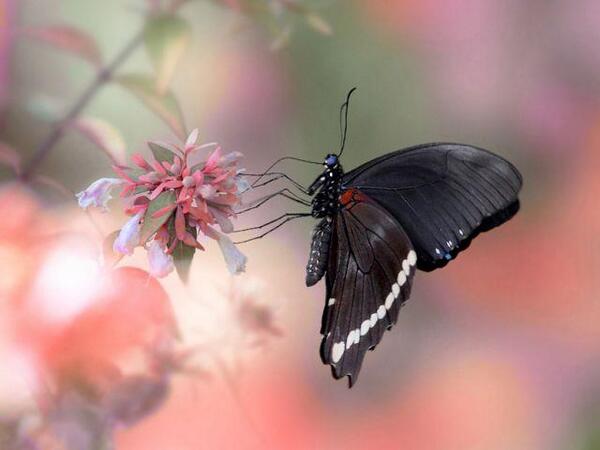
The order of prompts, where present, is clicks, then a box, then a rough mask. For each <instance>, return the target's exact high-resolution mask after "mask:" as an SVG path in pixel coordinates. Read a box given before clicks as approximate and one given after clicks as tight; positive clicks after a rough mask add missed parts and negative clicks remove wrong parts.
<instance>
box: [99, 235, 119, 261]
mask: <svg viewBox="0 0 600 450" xmlns="http://www.w3.org/2000/svg"><path fill="white" fill-rule="evenodd" d="M120 232H121V230H115V231H113V232H112V233H110V234H109V235H108V236H106V237H105V238H104V242H103V243H102V258H103V260H104V266H105V267H114V266H115V265H116V264H117V263H118V262H119V261H120V260H121V258H123V255H122V254H121V253H115V251H114V250H113V244H114V242H115V239H117V236H119V233H120Z"/></svg>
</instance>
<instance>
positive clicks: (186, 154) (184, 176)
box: [113, 130, 249, 277]
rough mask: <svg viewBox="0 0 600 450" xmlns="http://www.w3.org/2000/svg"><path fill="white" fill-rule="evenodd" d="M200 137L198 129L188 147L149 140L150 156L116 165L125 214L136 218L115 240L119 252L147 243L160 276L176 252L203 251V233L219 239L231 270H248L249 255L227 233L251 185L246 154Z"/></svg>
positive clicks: (154, 269) (153, 267)
mask: <svg viewBox="0 0 600 450" xmlns="http://www.w3.org/2000/svg"><path fill="white" fill-rule="evenodd" d="M197 140H198V130H194V131H192V132H191V133H190V135H189V137H188V138H187V140H186V142H185V144H184V145H183V146H178V145H174V144H168V143H158V142H150V143H149V147H150V149H151V150H152V157H151V158H149V159H146V158H144V156H142V155H141V154H139V153H138V154H134V155H133V156H132V161H133V164H134V165H135V167H126V166H113V168H114V171H115V172H116V173H117V175H118V176H119V177H120V180H118V181H119V182H120V183H121V184H122V185H123V187H122V191H121V197H122V198H124V199H125V201H126V203H127V205H128V206H127V207H126V209H125V212H126V213H127V214H128V215H131V216H132V218H131V219H130V220H129V221H128V222H127V224H125V226H124V227H123V229H122V230H121V233H120V234H119V236H118V238H117V239H116V240H115V243H114V247H113V248H114V251H115V252H118V253H122V254H131V253H132V252H133V248H134V247H135V246H137V245H146V244H148V245H146V248H147V249H148V258H149V263H150V266H151V272H152V273H153V274H154V275H156V276H165V275H167V274H168V273H170V272H171V271H172V269H173V256H172V254H173V253H174V252H175V251H176V250H177V252H176V254H177V258H187V259H190V258H192V256H193V254H194V252H195V250H197V249H199V250H203V249H204V248H203V247H202V245H201V244H200V243H199V242H198V239H197V237H198V236H199V235H200V234H202V235H204V236H207V237H209V238H211V239H214V240H216V241H217V242H218V243H219V246H220V248H221V251H222V252H223V256H224V257H225V261H226V263H227V266H228V268H229V271H230V272H231V273H232V274H238V273H240V272H243V271H244V268H245V264H246V257H245V256H244V255H243V254H242V253H241V252H240V251H239V250H238V249H237V248H236V247H235V245H234V244H233V242H232V241H231V239H229V238H228V237H227V236H226V235H225V234H223V233H230V232H232V231H233V224H232V222H231V219H232V218H235V207H236V206H238V205H239V204H240V203H241V195H242V193H243V192H245V191H247V190H248V189H249V183H248V182H247V181H246V180H245V178H244V174H243V170H241V169H239V168H238V163H239V161H240V159H241V158H242V154H241V153H239V152H231V153H228V154H223V153H222V149H221V147H220V146H219V145H218V144H213V143H211V144H204V145H198V144H197ZM211 149H212V150H211ZM217 227H218V228H219V229H220V231H218V230H217ZM181 266H182V267H184V266H185V264H183V265H181ZM176 267H177V268H178V270H179V269H180V268H179V266H176ZM187 267H189V265H187ZM180 275H182V276H183V277H185V274H184V273H183V272H182V273H180Z"/></svg>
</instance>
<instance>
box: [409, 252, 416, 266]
mask: <svg viewBox="0 0 600 450" xmlns="http://www.w3.org/2000/svg"><path fill="white" fill-rule="evenodd" d="M406 259H407V260H408V263H409V264H410V265H411V266H414V265H415V264H417V252H415V251H414V250H411V251H410V252H408V256H407V257H406Z"/></svg>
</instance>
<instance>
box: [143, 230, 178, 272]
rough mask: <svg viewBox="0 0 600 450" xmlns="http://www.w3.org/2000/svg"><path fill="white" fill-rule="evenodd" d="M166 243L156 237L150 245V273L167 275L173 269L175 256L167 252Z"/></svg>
mask: <svg viewBox="0 0 600 450" xmlns="http://www.w3.org/2000/svg"><path fill="white" fill-rule="evenodd" d="M165 250H166V249H165V245H164V244H161V242H160V241H159V240H158V239H154V240H153V241H152V242H151V243H150V245H149V247H148V263H149V264H150V273H151V274H152V275H153V276H155V277H158V278H162V277H166V276H167V275H168V274H170V273H171V272H172V271H173V268H174V266H173V257H172V256H171V255H169V254H167V253H166V252H165Z"/></svg>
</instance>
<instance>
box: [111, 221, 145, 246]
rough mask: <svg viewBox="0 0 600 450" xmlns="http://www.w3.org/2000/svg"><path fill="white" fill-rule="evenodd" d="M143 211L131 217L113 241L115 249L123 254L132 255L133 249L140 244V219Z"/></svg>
mask: <svg viewBox="0 0 600 450" xmlns="http://www.w3.org/2000/svg"><path fill="white" fill-rule="evenodd" d="M142 216H143V212H139V213H137V214H136V215H135V216H133V217H132V218H131V219H129V220H128V221H127V222H126V223H125V225H124V226H123V228H121V232H120V233H119V235H118V236H117V239H115V242H114V243H113V251H114V252H115V253H121V254H122V255H131V254H132V253H133V249H134V248H135V247H137V246H138V245H139V244H140V220H141V219H142Z"/></svg>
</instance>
